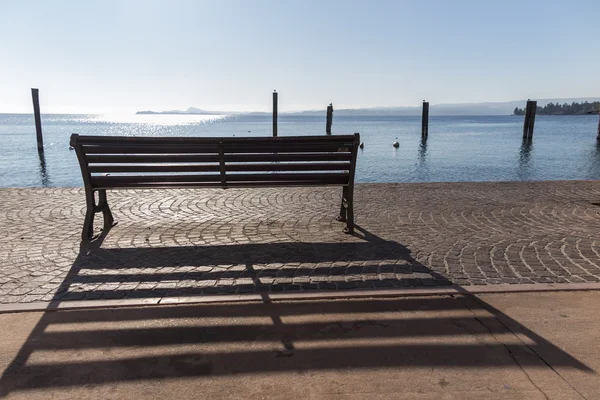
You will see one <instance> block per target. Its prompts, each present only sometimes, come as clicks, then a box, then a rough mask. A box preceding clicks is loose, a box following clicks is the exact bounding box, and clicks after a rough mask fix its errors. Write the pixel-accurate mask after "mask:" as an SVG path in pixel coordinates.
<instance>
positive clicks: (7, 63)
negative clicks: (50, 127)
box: [0, 0, 600, 113]
mask: <svg viewBox="0 0 600 400" xmlns="http://www.w3.org/2000/svg"><path fill="white" fill-rule="evenodd" d="M597 15H600V3H598V2H596V1H592V0H584V1H581V2H579V3H578V4H577V5H576V6H573V5H571V4H567V3H561V4H553V3H548V2H545V1H541V0H534V1H532V2H528V3H525V4H524V3H522V2H518V1H506V2H501V3H490V2H478V1H459V2H453V3H452V4H450V3H448V2H445V1H441V0H439V1H432V2H429V3H419V2H401V1H398V2H397V1H392V0H382V1H379V2H375V3H367V2H353V1H350V2H348V1H343V2H342V1H329V2H326V3H320V2H299V3H292V2H271V1H257V2H252V3H248V2H244V1H223V2H208V1H206V2H200V1H193V0H179V1H170V2H167V1H160V0H154V1H141V0H131V1H117V0H103V1H88V2H80V3H72V2H68V1H57V2H52V3H47V2H44V1H41V0H37V1H35V0H30V1H27V0H25V1H22V2H3V4H2V13H1V14H0V34H1V35H2V37H3V38H5V40H3V41H2V44H1V45H0V49H1V51H2V55H3V62H2V63H0V76H2V77H3V79H2V81H1V82H2V83H1V85H0V112H4V113H8V112H22V113H28V112H30V111H31V94H30V88H32V87H37V88H39V89H40V100H41V105H42V112H45V113H105V112H115V111H118V112H136V111H139V110H157V111H161V110H169V109H187V108H188V107H197V108H200V109H208V110H223V111H230V112H240V111H269V110H270V109H271V93H272V91H273V90H274V89H275V90H277V91H278V92H279V106H280V107H279V108H280V110H281V111H282V112H284V111H289V112H296V111H303V110H318V109H323V108H324V107H326V105H327V104H329V103H331V102H333V103H334V106H335V107H336V109H348V108H372V107H418V106H419V105H420V104H421V101H422V100H423V99H427V100H428V101H429V102H430V103H431V104H432V105H434V104H464V103H482V102H505V101H515V100H518V99H527V98H531V99H547V98H587V97H589V98H593V97H594V96H598V95H599V94H600V76H599V75H598V74H597V72H596V67H597V65H599V64H600V54H599V53H598V52H596V51H594V50H593V49H594V48H596V47H597V43H596V40H597V21H596V19H597V18H596V16H597Z"/></svg>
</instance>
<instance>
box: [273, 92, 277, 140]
mask: <svg viewBox="0 0 600 400" xmlns="http://www.w3.org/2000/svg"><path fill="white" fill-rule="evenodd" d="M273 137H277V91H276V90H274V91H273Z"/></svg>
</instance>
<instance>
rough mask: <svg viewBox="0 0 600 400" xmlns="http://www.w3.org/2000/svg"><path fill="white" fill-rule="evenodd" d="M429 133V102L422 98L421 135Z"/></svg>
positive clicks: (424, 136)
mask: <svg viewBox="0 0 600 400" xmlns="http://www.w3.org/2000/svg"><path fill="white" fill-rule="evenodd" d="M428 135H429V102H427V101H425V100H423V114H422V116H421V137H422V138H427V136H428Z"/></svg>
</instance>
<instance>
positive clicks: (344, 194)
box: [336, 186, 348, 221]
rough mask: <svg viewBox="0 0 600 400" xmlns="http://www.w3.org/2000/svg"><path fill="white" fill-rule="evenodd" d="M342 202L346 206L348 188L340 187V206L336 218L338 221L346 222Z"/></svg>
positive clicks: (344, 208) (345, 213) (344, 207)
mask: <svg viewBox="0 0 600 400" xmlns="http://www.w3.org/2000/svg"><path fill="white" fill-rule="evenodd" d="M344 202H346V204H347V203H348V186H343V187H342V202H341V203H342V204H341V205H340V215H339V216H338V217H337V218H336V219H337V220H338V221H346V217H347V212H346V206H345V205H344Z"/></svg>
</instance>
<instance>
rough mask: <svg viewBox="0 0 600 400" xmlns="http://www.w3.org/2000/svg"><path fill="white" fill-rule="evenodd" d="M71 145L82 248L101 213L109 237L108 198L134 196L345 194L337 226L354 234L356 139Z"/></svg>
mask: <svg viewBox="0 0 600 400" xmlns="http://www.w3.org/2000/svg"><path fill="white" fill-rule="evenodd" d="M70 144H71V146H72V147H73V148H74V149H75V152H76V154H77V159H78V160H79V166H80V167H81V174H82V177H83V183H84V187H85V196H86V203H87V211H86V214H85V220H84V224H83V232H82V234H81V237H82V239H83V240H90V239H92V237H93V229H94V227H93V226H94V217H95V215H96V214H97V213H99V212H102V214H103V216H104V229H105V230H108V229H110V227H111V226H113V224H114V218H113V215H112V212H111V210H110V207H109V205H108V201H107V197H106V191H107V190H118V189H135V188H144V189H148V188H190V187H192V188H196V187H198V188H201V187H221V188H224V189H226V188H228V187H282V186H342V201H341V206H340V215H339V216H338V217H337V220H338V221H345V222H346V228H345V229H344V232H346V233H353V232H354V204H353V199H354V175H355V170H356V156H357V152H358V147H359V144H360V135H359V134H358V133H355V134H354V135H335V136H287V137H285V136H284V137H273V138H271V137H240V138H235V137H233V138H231V137H209V138H194V137H170V138H169V137H160V138H158V137H129V136H82V135H78V134H73V135H71V140H70ZM332 171H333V172H332ZM249 172H251V173H249ZM253 172H259V173H253ZM152 173H158V174H154V175H153V174H152ZM166 173H175V174H171V175H164V174H166ZM96 193H98V201H97V202H96V195H95V194H96Z"/></svg>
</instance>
